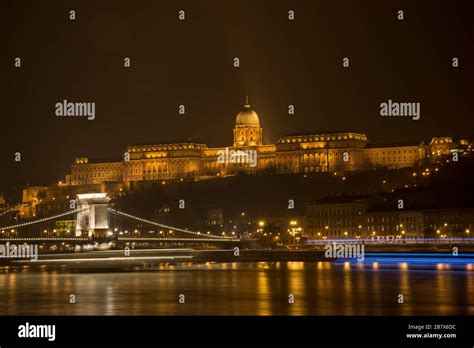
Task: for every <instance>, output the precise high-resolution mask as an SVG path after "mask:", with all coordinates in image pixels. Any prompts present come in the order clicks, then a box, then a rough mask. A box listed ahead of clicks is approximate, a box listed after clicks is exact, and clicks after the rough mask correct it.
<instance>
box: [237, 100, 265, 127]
mask: <svg viewBox="0 0 474 348" xmlns="http://www.w3.org/2000/svg"><path fill="white" fill-rule="evenodd" d="M235 125H236V126H254V127H260V120H259V118H258V115H257V113H256V112H255V111H254V110H253V109H252V108H251V107H250V105H249V103H248V101H247V103H246V104H245V105H244V108H243V109H242V111H240V112H239V113H238V115H237V118H236V119H235Z"/></svg>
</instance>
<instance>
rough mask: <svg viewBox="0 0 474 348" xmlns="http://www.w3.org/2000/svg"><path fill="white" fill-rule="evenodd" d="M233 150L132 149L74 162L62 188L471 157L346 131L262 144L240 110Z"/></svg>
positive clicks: (248, 114) (438, 143) (189, 146)
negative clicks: (109, 158) (114, 157)
mask: <svg viewBox="0 0 474 348" xmlns="http://www.w3.org/2000/svg"><path fill="white" fill-rule="evenodd" d="M233 138H234V139H233V145H232V146H229V147H219V148H209V147H208V146H207V145H206V144H203V143H196V142H189V141H184V142H175V143H159V144H145V145H132V146H129V147H127V149H126V151H125V152H124V153H123V154H122V157H121V159H120V160H115V161H97V160H90V159H89V158H84V157H80V158H76V159H75V160H74V163H73V164H72V166H71V173H70V175H67V177H66V178H67V179H66V180H65V182H64V184H69V185H85V184H102V183H104V182H122V183H128V184H129V185H131V183H133V182H139V181H149V180H176V179H197V178H209V177H216V176H221V175H229V174H235V173H238V172H245V173H257V172H262V171H271V172H276V173H283V174H284V173H311V172H327V171H352V170H367V169H372V168H388V169H396V168H405V167H415V166H418V165H422V164H423V163H425V162H426V161H435V160H436V159H438V158H440V157H442V156H447V155H450V154H451V153H452V152H457V151H459V152H462V151H471V150H472V146H471V145H469V142H468V141H467V140H460V141H454V140H453V139H452V138H450V137H436V138H433V139H431V140H430V141H428V142H411V143H390V144H372V143H369V142H368V140H367V136H366V135H365V134H362V133H358V132H352V131H332V132H306V133H298V134H290V135H286V136H283V137H281V138H280V139H278V141H277V142H276V144H268V145H266V144H264V143H263V128H262V127H261V125H260V119H259V116H258V115H257V113H256V112H255V111H254V110H253V109H252V108H251V107H250V105H249V104H246V105H245V106H244V108H243V109H242V111H240V112H239V113H238V115H237V117H236V120H235V126H234V131H233ZM254 157H255V158H254Z"/></svg>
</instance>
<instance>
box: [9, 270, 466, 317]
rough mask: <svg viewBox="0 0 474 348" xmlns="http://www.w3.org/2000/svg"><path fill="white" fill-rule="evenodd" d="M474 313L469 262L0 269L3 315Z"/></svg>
mask: <svg viewBox="0 0 474 348" xmlns="http://www.w3.org/2000/svg"><path fill="white" fill-rule="evenodd" d="M71 294H74V296H75V303H70V299H71V297H70V295H71ZM181 294H182V295H184V303H180V302H179V299H180V295H181ZM400 294H402V295H403V303H402V304H401V303H398V300H399V295H400ZM290 295H293V296H294V303H289V296H290ZM290 297H291V296H290ZM181 300H183V297H181ZM182 302H183V301H182ZM473 314H474V269H473V265H472V264H466V265H462V266H460V267H457V268H453V267H451V265H449V264H442V263H438V264H431V265H428V266H426V267H421V268H420V267H413V266H412V265H411V264H407V263H400V264H395V265H383V264H379V263H378V262H373V263H348V262H341V263H330V262H275V263H268V262H261V263H205V264H181V265H163V266H160V267H159V268H158V269H156V270H152V271H135V272H111V273H67V272H62V271H57V270H56V271H51V270H49V271H47V270H44V271H40V272H38V271H34V272H33V271H32V270H29V269H18V270H14V271H12V270H11V269H9V268H6V267H3V268H1V267H0V315H473Z"/></svg>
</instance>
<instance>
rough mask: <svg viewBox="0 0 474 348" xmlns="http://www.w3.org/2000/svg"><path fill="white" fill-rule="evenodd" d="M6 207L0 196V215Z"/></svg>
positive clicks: (0, 195)
mask: <svg viewBox="0 0 474 348" xmlns="http://www.w3.org/2000/svg"><path fill="white" fill-rule="evenodd" d="M6 207H7V206H6V203H5V198H3V194H0V213H1V212H3V211H5V209H6Z"/></svg>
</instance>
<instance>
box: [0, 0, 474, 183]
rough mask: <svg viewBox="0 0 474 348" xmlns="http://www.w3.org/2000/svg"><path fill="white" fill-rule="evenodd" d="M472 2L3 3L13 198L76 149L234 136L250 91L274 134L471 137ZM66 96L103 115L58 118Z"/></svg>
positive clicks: (104, 150)
mask: <svg viewBox="0 0 474 348" xmlns="http://www.w3.org/2000/svg"><path fill="white" fill-rule="evenodd" d="M473 7H474V6H472V1H468V0H467V1H448V0H445V1H433V0H429V1H420V0H418V1H388V0H384V1H354V0H347V1H343V0H336V1H317V0H311V1H304V0H298V1H295V0H293V1H275V0H274V1H270V0H268V1H264V0H249V1H243V0H238V1H237V0H234V1H230V0H216V1H210V0H200V1H171V0H168V1H157V0H153V1H151V0H150V1H144V0H136V1H123V0H106V1H103V0H102V1H92V0H91V1H64V0H62V1H49V0H43V1H17V0H15V1H10V0H8V1H6V0H2V1H1V2H0V45H1V50H0V52H1V54H0V96H1V98H2V99H1V109H0V115H1V120H2V127H1V128H0V129H1V136H0V163H1V168H0V169H1V170H0V178H1V180H0V192H1V191H5V190H8V189H10V188H11V187H12V186H13V185H19V186H22V185H24V184H26V183H27V182H28V183H29V184H30V185H33V184H44V183H48V182H53V181H56V180H59V179H60V178H62V177H63V175H64V174H66V173H67V172H68V170H69V165H70V163H71V162H72V160H73V158H74V157H77V156H89V157H98V158H108V157H119V156H121V153H122V152H123V150H124V149H125V147H126V146H127V145H129V144H134V143H144V142H151V143H153V142H155V143H157V142H162V141H173V140H186V139H191V140H196V141H202V142H205V143H207V144H208V145H210V146H226V145H231V143H232V128H233V124H234V120H235V116H236V114H237V113H238V112H239V110H240V109H241V107H242V105H243V103H244V100H245V95H246V94H248V95H249V98H250V102H251V104H252V106H253V107H254V108H255V110H256V111H257V112H258V114H259V116H260V121H261V124H262V126H263V128H264V138H265V141H266V142H267V143H270V142H274V141H276V140H277V139H278V137H279V136H281V135H284V134H286V133H292V132H301V131H311V130H338V129H346V130H354V131H359V132H365V133H366V134H367V135H368V137H369V139H370V140H371V141H374V142H382V141H383V142H385V141H405V140H420V141H421V140H425V139H427V138H430V137H431V136H434V135H452V136H456V137H460V136H462V137H469V138H472V134H473V131H472V129H473V126H474V118H473V104H472V102H473V92H474V49H473V47H474V29H473V27H474V18H473V17H474V14H473V13H474V12H473ZM71 9H73V10H75V11H76V13H77V18H76V20H75V21H70V20H69V10H71ZM180 9H184V10H185V11H186V20H185V21H184V22H182V21H179V20H178V11H179V10H180ZM290 9H293V10H294V11H295V16H296V19H295V20H294V21H289V20H288V19H287V18H288V17H287V16H288V10H290ZM399 9H402V10H404V14H405V20H404V21H398V20H397V10H399ZM15 57H21V59H22V67H21V68H15V67H14V59H15ZM124 57H130V58H131V63H132V66H131V68H128V69H127V68H124V67H123V59H124ZM234 57H239V58H240V63H241V66H240V68H238V69H236V68H234V67H233V65H232V64H233V58H234ZM343 57H349V58H350V68H349V69H344V68H343V67H342V58H343ZM452 57H458V58H459V61H460V66H459V68H457V69H454V68H452V66H451V59H452ZM64 99H67V100H69V101H73V102H76V101H81V102H95V103H96V119H95V120H94V121H87V120H86V119H85V118H67V117H63V118H61V117H56V116H55V114H54V111H55V108H54V105H55V103H57V102H60V101H62V100H64ZM388 99H392V100H396V101H406V102H420V103H421V120H420V121H412V120H410V119H408V118H398V119H397V118H382V117H381V116H380V115H379V105H380V103H381V102H383V101H386V100H388ZM179 104H184V105H185V106H186V115H184V116H183V115H179V114H178V105H179ZM289 104H293V105H295V111H296V113H295V115H288V112H287V107H288V105H289ZM16 151H19V152H21V154H22V162H21V163H15V162H14V153H15V152H16Z"/></svg>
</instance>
